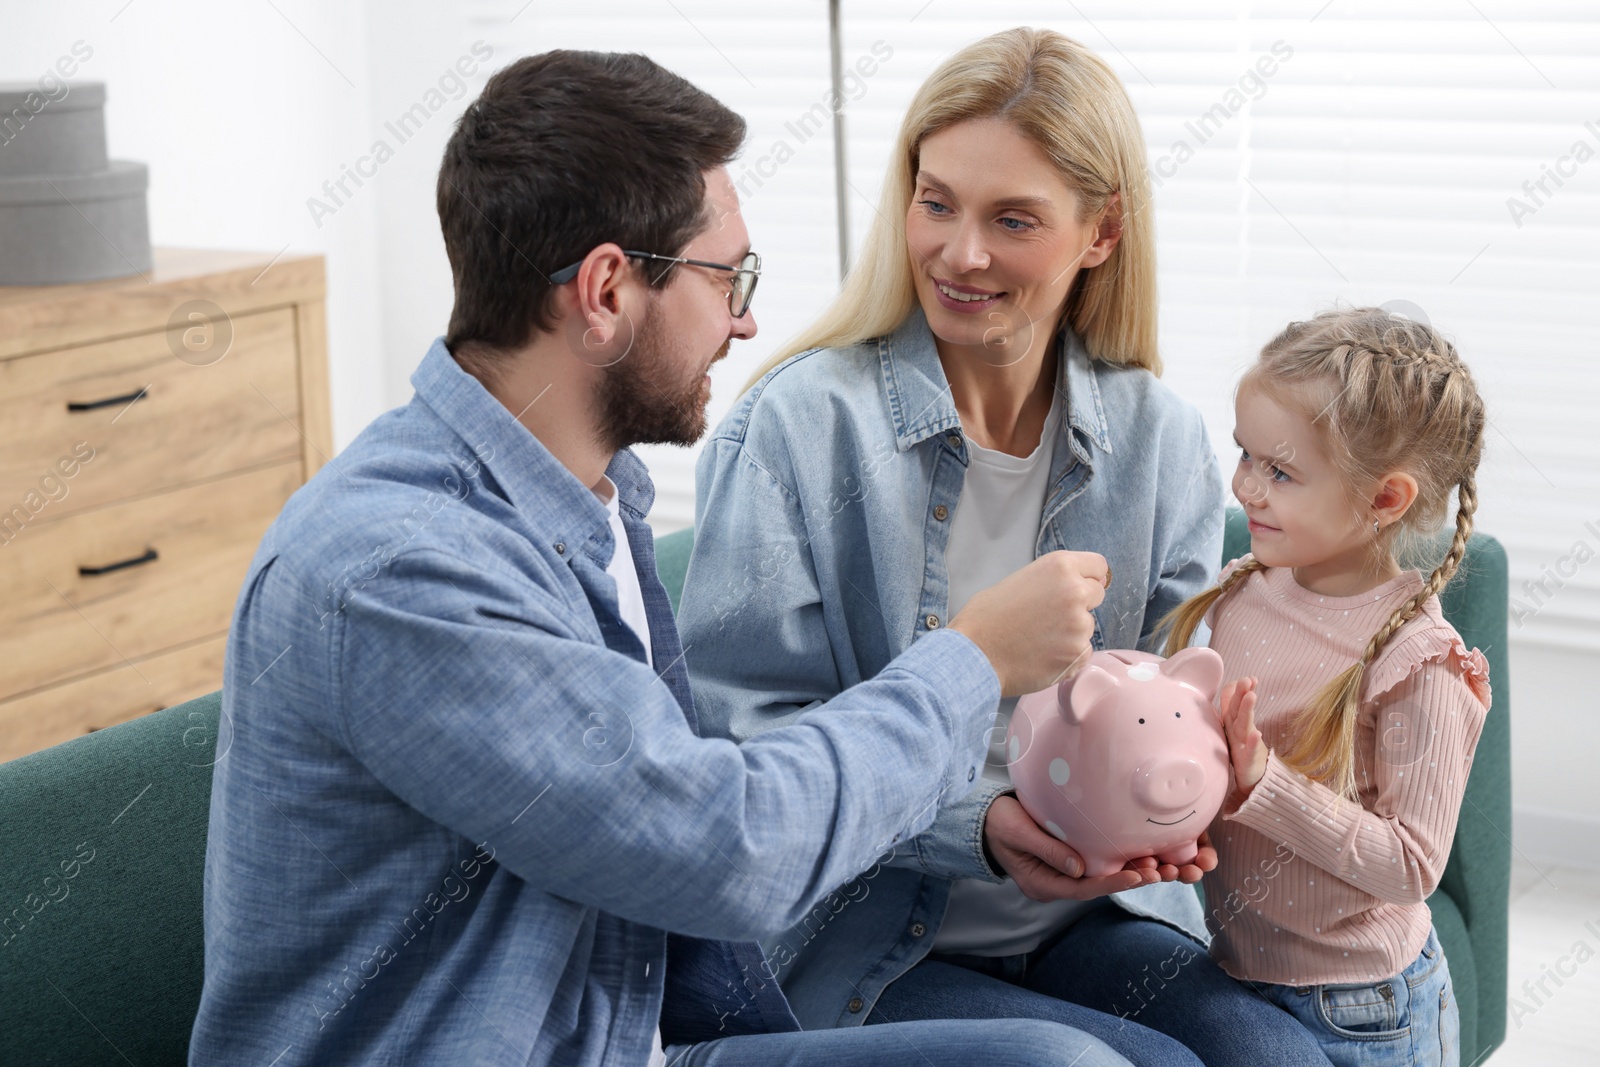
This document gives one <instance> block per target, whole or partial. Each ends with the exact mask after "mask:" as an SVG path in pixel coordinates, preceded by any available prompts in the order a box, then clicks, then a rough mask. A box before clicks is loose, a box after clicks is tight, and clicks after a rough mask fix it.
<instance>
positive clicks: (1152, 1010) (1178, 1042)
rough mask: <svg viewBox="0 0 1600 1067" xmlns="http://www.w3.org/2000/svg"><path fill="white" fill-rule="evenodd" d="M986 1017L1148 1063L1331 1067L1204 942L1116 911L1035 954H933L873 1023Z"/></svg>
mask: <svg viewBox="0 0 1600 1067" xmlns="http://www.w3.org/2000/svg"><path fill="white" fill-rule="evenodd" d="M979 1018H1005V1019H1048V1020H1051V1021H1054V1022H1059V1023H1065V1024H1066V1025H1067V1026H1070V1027H1072V1028H1074V1029H1076V1030H1079V1031H1082V1032H1084V1033H1086V1034H1090V1035H1092V1036H1094V1037H1096V1038H1098V1039H1100V1040H1101V1041H1103V1042H1104V1043H1105V1044H1107V1045H1109V1046H1110V1047H1112V1048H1114V1049H1116V1051H1117V1052H1119V1053H1121V1054H1122V1056H1123V1057H1125V1058H1126V1059H1127V1060H1129V1061H1130V1062H1132V1063H1136V1064H1143V1065H1154V1064H1163V1065H1165V1064H1195V1063H1203V1064H1205V1065H1206V1067H1266V1065H1270V1067H1329V1059H1328V1057H1327V1056H1325V1055H1323V1052H1322V1049H1321V1048H1320V1047H1319V1045H1318V1042H1317V1040H1316V1039H1315V1038H1314V1037H1313V1035H1312V1033H1311V1032H1310V1031H1308V1030H1307V1029H1306V1028H1305V1027H1304V1026H1301V1025H1300V1024H1299V1023H1298V1022H1297V1021H1296V1020H1295V1018H1294V1017H1293V1016H1291V1015H1289V1014H1288V1013H1287V1012H1285V1011H1284V1010H1283V1009H1282V1008H1280V1007H1279V1006H1278V1005H1277V1004H1276V1003H1274V1002H1272V1001H1270V1000H1268V999H1267V998H1266V997H1264V996H1263V995H1262V994H1260V993H1258V992H1257V991H1255V990H1254V989H1251V988H1250V987H1249V986H1248V985H1246V984H1244V983H1242V982H1237V981H1235V980H1234V979H1232V978H1230V977H1229V976H1228V975H1227V973H1226V972H1224V971H1223V970H1222V969H1221V968H1220V967H1218V966H1217V965H1216V964H1215V963H1213V962H1212V961H1211V957H1210V956H1208V955H1207V954H1206V950H1205V949H1204V948H1203V947H1202V946H1201V945H1200V944H1199V943H1198V942H1197V941H1195V940H1194V939H1192V938H1190V937H1188V936H1187V935H1185V934H1182V933H1180V932H1179V931H1177V930H1175V929H1173V928H1172V927H1170V926H1167V925H1165V924H1164V923H1159V922H1156V921H1154V920H1151V919H1141V918H1139V917H1138V916H1136V915H1132V914H1130V913H1128V912H1126V911H1124V910H1122V909H1121V908H1119V907H1117V906H1116V905H1114V904H1112V903H1110V902H1109V901H1106V902H1102V903H1101V904H1100V905H1099V906H1097V907H1096V908H1094V909H1093V910H1092V911H1090V912H1088V913H1086V914H1085V915H1084V916H1083V918H1081V919H1079V920H1078V921H1077V922H1076V923H1074V924H1073V925H1072V926H1071V927H1070V928H1069V929H1068V930H1067V931H1066V932H1065V933H1064V934H1062V935H1061V936H1060V937H1059V938H1057V939H1056V940H1055V941H1053V942H1051V941H1047V942H1045V943H1044V944H1043V945H1041V946H1040V947H1039V948H1038V949H1037V950H1035V951H1033V952H1029V953H1024V954H1022V955H1019V956H1003V957H987V956H954V955H938V954H935V955H930V956H928V957H927V958H925V959H924V960H923V961H922V962H921V963H918V964H917V965H916V966H915V967H913V968H911V970H909V971H907V972H906V973H905V974H904V975H902V976H901V977H900V978H899V979H897V980H896V981H894V982H892V983H890V985H889V987H888V988H887V989H885V990H884V992H883V995H882V996H880V997H879V998H878V1002H877V1004H876V1005H874V1007H873V1010H872V1013H871V1014H870V1015H869V1016H868V1018H867V1023H868V1024H873V1023H885V1022H900V1021H904V1020H909V1019H979Z"/></svg>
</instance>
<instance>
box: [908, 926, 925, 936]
mask: <svg viewBox="0 0 1600 1067" xmlns="http://www.w3.org/2000/svg"><path fill="white" fill-rule="evenodd" d="M927 932H928V928H927V927H926V926H923V925H922V924H921V923H912V924H911V936H912V937H921V936H922V935H923V934H925V933H927Z"/></svg>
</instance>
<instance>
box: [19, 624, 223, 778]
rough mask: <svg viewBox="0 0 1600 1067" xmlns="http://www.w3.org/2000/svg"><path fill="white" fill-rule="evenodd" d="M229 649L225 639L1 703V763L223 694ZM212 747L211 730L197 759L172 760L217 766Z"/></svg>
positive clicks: (198, 738)
mask: <svg viewBox="0 0 1600 1067" xmlns="http://www.w3.org/2000/svg"><path fill="white" fill-rule="evenodd" d="M227 646H228V639H227V638H226V637H225V636H224V637H208V638H206V639H205V640H202V641H197V642H195V643H194V644H192V645H186V646H184V647H183V648H178V649H173V650H172V651H170V652H162V653H158V654H157V655H154V656H148V657H146V658H144V659H141V660H136V661H135V662H133V663H132V664H123V665H122V666H121V667H116V668H113V669H111V670H108V671H102V672H100V673H99V674H91V675H89V676H88V677H86V678H79V679H77V680H75V681H71V682H67V683H65V684H64V685H56V686H51V687H50V688H49V689H42V690H40V691H38V692H36V693H30V694H29V695H28V696H24V697H17V698H15V699H13V700H6V701H0V762H4V761H5V760H10V759H16V758H17V757H18V756H26V755H27V754H28V753H30V752H37V751H39V750H40V749H41V748H49V747H50V746H51V745H59V744H60V743H61V742H63V741H70V740H72V739H73V738H74V737H80V736H82V735H83V734H86V733H89V732H91V731H93V730H103V729H105V728H106V727H107V726H115V725H116V724H117V723H119V722H126V721H127V720H129V719H132V718H137V717H138V716H140V715H146V714H149V713H150V712H152V711H160V710H161V709H162V708H166V707H171V706H172V705H173V704H181V703H183V702H184V701H186V700H192V699H194V698H195V697H198V696H204V695H205V694H207V693H209V692H212V691H213V690H215V689H220V688H221V687H222V657H223V653H224V652H225V651H226V649H227ZM185 740H186V741H187V740H188V738H187V737H186V738H185ZM212 742H213V738H212V737H211V731H210V730H209V729H207V730H205V731H204V732H203V735H202V734H198V733H197V734H196V735H195V737H194V744H195V747H194V753H196V754H195V755H192V756H191V755H190V754H189V753H188V751H187V750H185V751H184V752H175V753H173V756H174V758H189V759H190V760H191V762H194V763H196V764H199V765H201V766H204V765H205V764H207V763H210V762H211V760H212V753H211V749H210V745H211V743H212Z"/></svg>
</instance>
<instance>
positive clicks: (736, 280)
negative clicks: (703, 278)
mask: <svg viewBox="0 0 1600 1067" xmlns="http://www.w3.org/2000/svg"><path fill="white" fill-rule="evenodd" d="M622 254H623V255H625V256H631V257H632V258H634V259H659V260H661V261H662V262H664V263H687V264H688V265H689V266H691V267H705V268H706V269H708V270H721V271H727V272H728V273H729V274H732V275H733V288H732V289H730V290H728V310H729V311H731V312H733V317H734V318H736V319H742V318H744V313H745V312H747V311H749V310H750V298H751V297H752V296H754V295H755V292H756V282H758V281H759V280H760V279H761V257H760V256H758V255H756V254H755V253H754V252H747V253H745V257H744V258H743V259H741V260H740V261H739V265H738V266H737V267H730V266H729V265H728V264H726V263H708V262H706V261H705V260H703V259H685V258H684V257H683V256H658V255H656V254H655V253H654V252H630V251H628V250H627V249H623V252H622ZM581 266H583V261H582V260H579V261H578V262H577V263H574V264H572V266H570V267H562V268H561V269H560V270H558V271H556V272H555V273H554V274H552V275H550V284H551V285H565V284H567V283H568V282H570V281H571V280H572V279H574V278H576V277H577V276H578V268H579V267H581Z"/></svg>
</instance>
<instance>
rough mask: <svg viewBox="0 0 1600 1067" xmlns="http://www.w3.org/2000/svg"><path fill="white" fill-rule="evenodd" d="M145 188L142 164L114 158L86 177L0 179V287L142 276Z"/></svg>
mask: <svg viewBox="0 0 1600 1067" xmlns="http://www.w3.org/2000/svg"><path fill="white" fill-rule="evenodd" d="M26 132H27V133H32V132H34V131H32V130H29V131H26ZM24 136H26V133H25V134H24ZM0 151H3V149H0ZM149 183H150V172H149V170H148V169H147V168H146V167H145V165H144V164H143V163H129V162H125V161H121V160H113V161H111V162H110V164H109V165H108V167H107V169H105V170H102V171H99V172H98V173H91V174H41V175H35V176H29V177H0V285H54V284H57V283H63V282H88V281H98V280H100V279H102V278H118V277H122V276H123V275H127V274H139V273H142V272H144V271H147V270H149V269H150V221H149V216H148V214H147V212H146V210H145V190H146V188H147V187H148V186H149Z"/></svg>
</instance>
